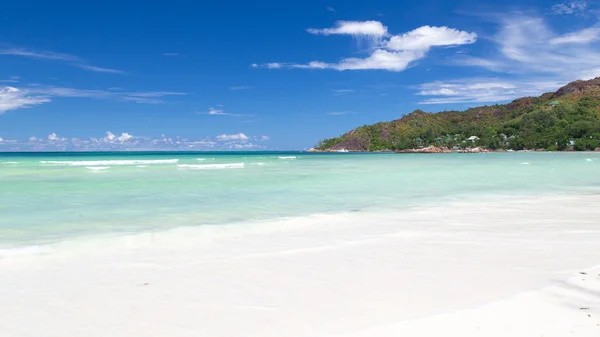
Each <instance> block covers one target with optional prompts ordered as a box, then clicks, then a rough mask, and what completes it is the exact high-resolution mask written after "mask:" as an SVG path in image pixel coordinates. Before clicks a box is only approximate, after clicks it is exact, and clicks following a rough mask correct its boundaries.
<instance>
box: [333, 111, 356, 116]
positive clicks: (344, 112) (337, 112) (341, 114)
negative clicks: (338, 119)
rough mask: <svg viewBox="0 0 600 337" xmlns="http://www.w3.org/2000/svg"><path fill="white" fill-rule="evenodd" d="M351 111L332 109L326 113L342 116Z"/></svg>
mask: <svg viewBox="0 0 600 337" xmlns="http://www.w3.org/2000/svg"><path fill="white" fill-rule="evenodd" d="M350 113H351V112H349V111H333V112H328V113H327V114H328V115H331V116H343V115H349V114H350Z"/></svg>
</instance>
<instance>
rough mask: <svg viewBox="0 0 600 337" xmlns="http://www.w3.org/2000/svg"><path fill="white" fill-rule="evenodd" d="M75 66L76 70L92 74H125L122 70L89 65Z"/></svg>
mask: <svg viewBox="0 0 600 337" xmlns="http://www.w3.org/2000/svg"><path fill="white" fill-rule="evenodd" d="M75 66H76V67H78V68H81V69H85V70H89V71H94V72H97V73H108V74H125V72H124V71H122V70H118V69H110V68H102V67H96V66H91V65H89V64H77V65H75Z"/></svg>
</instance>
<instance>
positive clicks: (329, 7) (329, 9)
mask: <svg viewBox="0 0 600 337" xmlns="http://www.w3.org/2000/svg"><path fill="white" fill-rule="evenodd" d="M325 9H326V10H328V11H330V12H332V13H336V12H337V11H336V10H335V8H333V7H331V6H327V7H325Z"/></svg>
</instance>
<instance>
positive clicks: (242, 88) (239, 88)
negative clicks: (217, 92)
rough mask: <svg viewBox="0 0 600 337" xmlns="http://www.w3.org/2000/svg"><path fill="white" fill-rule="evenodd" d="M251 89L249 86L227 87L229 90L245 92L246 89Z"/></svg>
mask: <svg viewBox="0 0 600 337" xmlns="http://www.w3.org/2000/svg"><path fill="white" fill-rule="evenodd" d="M250 88H252V87H251V86H249V85H238V86H233V87H229V90H246V89H250Z"/></svg>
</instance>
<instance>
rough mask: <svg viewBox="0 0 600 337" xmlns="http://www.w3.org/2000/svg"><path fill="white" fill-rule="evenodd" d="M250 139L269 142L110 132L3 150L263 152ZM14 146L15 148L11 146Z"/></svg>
mask: <svg viewBox="0 0 600 337" xmlns="http://www.w3.org/2000/svg"><path fill="white" fill-rule="evenodd" d="M250 140H256V141H266V140H268V137H267V136H262V137H261V136H252V137H250V136H247V135H245V134H244V133H239V134H233V135H227V134H225V135H220V136H218V137H213V138H211V137H205V138H202V139H196V140H191V139H187V138H181V137H179V136H177V137H168V136H166V135H162V136H161V137H159V138H154V137H138V136H135V137H134V136H132V135H131V134H129V133H127V132H123V133H122V134H121V135H120V136H117V135H116V134H114V133H112V132H110V131H107V132H106V135H105V136H104V137H101V138H93V137H90V138H89V139H80V138H71V139H69V138H60V137H59V136H58V135H56V133H51V134H50V135H49V136H48V137H46V138H44V139H38V138H37V137H30V138H29V140H27V141H25V142H19V141H16V140H15V141H13V140H6V139H5V140H4V141H3V142H2V147H3V149H4V150H6V149H8V150H15V151H16V150H27V151H31V150H33V151H104V150H114V151H120V150H184V151H190V150H236V149H264V148H265V145H264V144H256V143H252V142H250ZM11 146H12V147H11Z"/></svg>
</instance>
